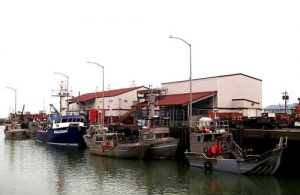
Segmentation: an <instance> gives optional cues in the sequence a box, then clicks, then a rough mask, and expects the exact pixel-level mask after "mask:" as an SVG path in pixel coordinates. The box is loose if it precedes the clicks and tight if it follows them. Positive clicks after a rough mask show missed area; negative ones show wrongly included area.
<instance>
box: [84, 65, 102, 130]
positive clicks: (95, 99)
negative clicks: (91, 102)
mask: <svg viewBox="0 0 300 195" xmlns="http://www.w3.org/2000/svg"><path fill="white" fill-rule="evenodd" d="M87 63H89V64H96V65H97V66H99V67H101V68H102V122H103V125H104V66H102V65H100V64H98V63H96V62H87ZM95 101H96V99H95Z"/></svg>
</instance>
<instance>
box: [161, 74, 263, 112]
mask: <svg viewBox="0 0 300 195" xmlns="http://www.w3.org/2000/svg"><path fill="white" fill-rule="evenodd" d="M162 87H164V88H167V89H168V94H179V93H189V90H190V82H189V80H186V81H180V82H171V83H162ZM205 91H217V96H218V97H217V106H218V109H219V111H221V110H222V112H241V111H242V112H243V113H245V116H247V115H248V111H244V110H243V109H250V110H251V111H250V110H249V115H252V114H253V113H254V112H255V113H258V114H260V110H261V109H262V81H261V80H260V79H256V78H253V77H250V76H247V75H244V74H232V75H223V76H216V77H209V78H202V79H195V80H193V81H192V92H193V93H195V92H205ZM233 99H245V100H242V101H238V102H237V101H233ZM252 102H257V103H258V104H257V103H255V104H254V105H252ZM235 108H236V110H235ZM238 108H240V109H238ZM220 109H221V110H220Z"/></svg>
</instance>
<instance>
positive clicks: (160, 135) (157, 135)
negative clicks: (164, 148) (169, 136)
mask: <svg viewBox="0 0 300 195" xmlns="http://www.w3.org/2000/svg"><path fill="white" fill-rule="evenodd" d="M155 137H156V138H163V136H162V134H156V136H155Z"/></svg>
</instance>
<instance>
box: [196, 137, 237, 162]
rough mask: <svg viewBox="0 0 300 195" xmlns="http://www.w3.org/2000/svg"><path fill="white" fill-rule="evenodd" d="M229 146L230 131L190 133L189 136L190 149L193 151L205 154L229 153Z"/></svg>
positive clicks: (230, 143)
mask: <svg viewBox="0 0 300 195" xmlns="http://www.w3.org/2000/svg"><path fill="white" fill-rule="evenodd" d="M231 148H232V134H231V133H220V132H212V133H192V134H191V137H190V150H191V151H192V152H195V153H204V154H205V155H206V156H216V155H221V154H222V155H223V154H225V153H230V152H231V151H232V150H231Z"/></svg>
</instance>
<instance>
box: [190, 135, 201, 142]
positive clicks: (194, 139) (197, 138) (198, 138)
mask: <svg viewBox="0 0 300 195" xmlns="http://www.w3.org/2000/svg"><path fill="white" fill-rule="evenodd" d="M191 141H192V142H200V141H201V135H197V136H191Z"/></svg>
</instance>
